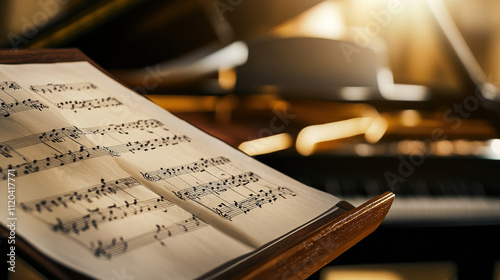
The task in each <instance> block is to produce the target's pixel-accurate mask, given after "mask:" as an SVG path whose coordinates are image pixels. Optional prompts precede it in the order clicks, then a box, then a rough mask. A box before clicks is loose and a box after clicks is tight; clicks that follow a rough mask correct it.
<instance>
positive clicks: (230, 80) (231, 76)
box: [219, 69, 236, 91]
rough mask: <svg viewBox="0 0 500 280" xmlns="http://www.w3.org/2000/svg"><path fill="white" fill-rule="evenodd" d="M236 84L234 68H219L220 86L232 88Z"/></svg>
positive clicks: (227, 88) (224, 88) (225, 88)
mask: <svg viewBox="0 0 500 280" xmlns="http://www.w3.org/2000/svg"><path fill="white" fill-rule="evenodd" d="M235 85H236V72H235V71H234V69H221V70H219V86H220V87H221V88H222V89H223V90H228V91H229V90H232V89H233V88H234V86H235Z"/></svg>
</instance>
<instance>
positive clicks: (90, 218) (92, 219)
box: [51, 197, 175, 234]
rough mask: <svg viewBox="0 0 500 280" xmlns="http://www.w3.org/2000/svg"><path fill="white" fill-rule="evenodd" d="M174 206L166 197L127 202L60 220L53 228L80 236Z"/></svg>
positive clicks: (165, 210)
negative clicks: (86, 232) (126, 219)
mask: <svg viewBox="0 0 500 280" xmlns="http://www.w3.org/2000/svg"><path fill="white" fill-rule="evenodd" d="M174 205H175V204H174V203H173V202H172V201H170V200H168V199H165V198H164V197H155V198H151V199H147V200H141V201H138V200H137V199H134V200H133V201H132V202H128V201H127V200H125V201H124V204H122V205H116V204H113V205H110V206H107V207H104V208H95V209H87V211H88V212H89V213H88V214H86V215H84V216H81V217H78V218H73V219H70V220H66V221H63V220H61V219H59V218H58V219H57V224H52V225H51V228H52V230H53V231H56V232H58V231H59V232H62V233H64V234H69V233H75V234H79V233H80V231H86V230H89V229H90V228H91V227H92V228H93V229H98V226H99V225H100V224H103V223H109V222H113V221H117V220H121V219H125V218H127V217H129V216H136V215H140V214H145V213H150V212H152V211H159V210H162V211H163V212H167V208H168V207H171V206H174Z"/></svg>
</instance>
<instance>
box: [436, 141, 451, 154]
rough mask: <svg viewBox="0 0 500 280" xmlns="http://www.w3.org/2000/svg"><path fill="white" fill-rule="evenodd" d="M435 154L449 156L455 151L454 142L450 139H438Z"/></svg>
mask: <svg viewBox="0 0 500 280" xmlns="http://www.w3.org/2000/svg"><path fill="white" fill-rule="evenodd" d="M434 149H435V154H436V155H439V156H449V155H451V153H452V152H453V144H452V143H451V142H450V141H448V140H443V141H438V142H436V143H435V144H434Z"/></svg>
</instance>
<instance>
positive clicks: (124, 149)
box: [0, 135, 191, 180]
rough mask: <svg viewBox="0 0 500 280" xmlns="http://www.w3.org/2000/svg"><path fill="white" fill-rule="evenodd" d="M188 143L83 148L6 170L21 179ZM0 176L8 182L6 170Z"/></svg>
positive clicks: (165, 140)
mask: <svg viewBox="0 0 500 280" xmlns="http://www.w3.org/2000/svg"><path fill="white" fill-rule="evenodd" d="M186 142H191V139H190V138H189V137H187V136H186V135H181V136H177V135H174V136H173V137H162V138H155V139H150V140H143V141H134V142H128V143H126V144H120V145H115V146H96V147H92V148H84V147H83V146H81V147H80V149H79V150H77V151H69V152H67V153H61V154H56V155H54V156H51V157H46V158H43V159H35V160H33V161H31V162H25V163H21V164H17V165H9V166H8V167H7V168H6V169H5V170H7V169H16V176H18V177H19V176H23V175H28V174H32V173H36V172H40V171H45V170H49V169H52V168H57V167H62V166H64V165H68V164H73V163H76V162H81V161H84V160H89V159H95V158H99V157H103V156H113V157H119V156H121V155H123V154H126V153H129V152H130V153H136V152H139V151H144V152H146V151H152V150H155V149H157V148H161V147H166V146H170V145H177V144H180V143H186ZM0 174H3V180H6V178H7V174H5V172H4V168H0Z"/></svg>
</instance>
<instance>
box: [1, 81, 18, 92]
mask: <svg viewBox="0 0 500 280" xmlns="http://www.w3.org/2000/svg"><path fill="white" fill-rule="evenodd" d="M9 89H10V90H19V89H21V87H20V86H19V85H18V84H17V83H16V82H12V81H4V82H0V90H4V91H5V90H9Z"/></svg>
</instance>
